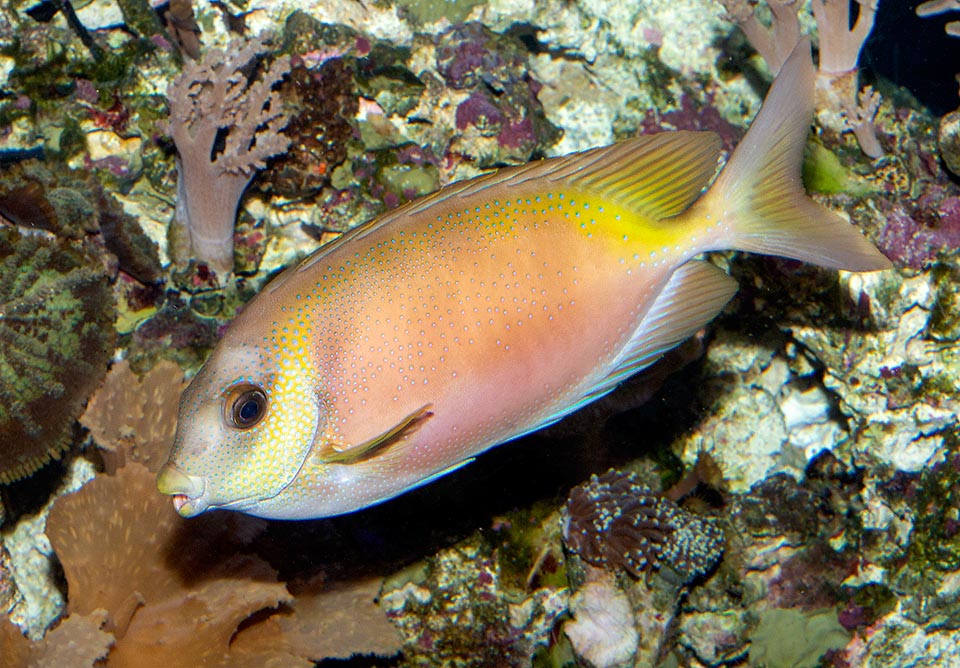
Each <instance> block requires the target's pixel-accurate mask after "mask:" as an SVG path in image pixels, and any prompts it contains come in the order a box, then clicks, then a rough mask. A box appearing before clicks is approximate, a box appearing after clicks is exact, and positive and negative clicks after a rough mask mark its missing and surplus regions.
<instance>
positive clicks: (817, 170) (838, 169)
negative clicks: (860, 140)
mask: <svg viewBox="0 0 960 668" xmlns="http://www.w3.org/2000/svg"><path fill="white" fill-rule="evenodd" d="M803 185H804V187H805V188H806V189H807V190H808V191H811V192H818V193H823V194H824V195H840V194H846V195H852V196H854V197H864V196H866V195H869V194H870V193H872V192H873V191H874V189H873V188H872V187H871V185H870V184H869V183H868V182H867V181H866V180H864V179H863V178H862V177H861V176H860V175H859V174H857V173H856V172H854V171H852V170H850V169H848V168H847V167H845V166H844V165H843V163H842V162H841V161H840V158H839V157H838V156H837V154H836V153H834V152H833V151H831V150H830V149H828V148H826V147H825V146H823V145H822V144H820V143H816V142H811V143H809V144H807V152H806V154H805V155H804V160H803Z"/></svg>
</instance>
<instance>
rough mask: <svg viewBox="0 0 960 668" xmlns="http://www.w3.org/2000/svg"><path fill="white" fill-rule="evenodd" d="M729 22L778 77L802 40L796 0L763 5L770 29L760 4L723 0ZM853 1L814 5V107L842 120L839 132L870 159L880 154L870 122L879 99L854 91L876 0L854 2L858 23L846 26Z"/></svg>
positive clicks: (825, 0) (771, 0) (753, 0)
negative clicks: (852, 139)
mask: <svg viewBox="0 0 960 668" xmlns="http://www.w3.org/2000/svg"><path fill="white" fill-rule="evenodd" d="M721 2H722V3H723V5H724V7H726V9H727V13H728V14H729V15H730V18H731V19H733V20H734V21H735V22H736V23H737V24H738V25H739V26H740V28H741V29H742V30H743V32H744V34H746V36H747V39H748V40H749V41H750V44H751V45H753V48H755V49H756V50H757V53H759V54H760V55H761V56H762V57H763V59H764V60H765V61H766V62H767V66H768V67H769V68H770V71H771V72H773V73H774V74H776V73H777V72H778V71H779V70H780V67H781V66H782V65H783V62H784V60H785V59H786V57H787V56H788V55H789V54H790V52H791V51H792V50H793V47H794V46H795V45H796V43H797V40H798V39H799V36H800V22H799V20H798V18H797V10H798V9H799V8H800V6H801V4H800V3H798V2H797V0H767V4H768V6H769V8H770V12H771V21H770V23H769V25H767V24H765V23H763V22H761V21H760V19H759V18H758V16H757V12H756V9H757V5H758V0H721ZM851 2H852V0H812V8H813V15H814V18H815V19H816V21H817V32H818V34H819V47H820V65H819V76H818V78H817V95H818V98H819V99H818V104H817V106H818V108H820V109H829V110H832V111H833V112H835V113H836V114H837V117H838V118H840V119H841V120H840V123H841V125H840V127H839V128H838V129H841V130H849V131H851V132H853V133H854V135H855V136H856V138H857V142H859V144H860V148H861V149H862V150H863V152H864V153H865V154H866V155H868V156H869V157H871V158H878V157H880V156H881V155H883V147H882V146H881V145H880V142H879V140H878V139H877V133H876V128H875V127H874V119H875V118H876V116H877V111H878V109H879V107H880V96H879V94H877V93H876V92H875V91H874V90H873V89H872V88H870V87H869V86H867V87H866V88H864V89H863V90H860V89H859V87H858V73H857V62H858V60H859V58H860V50H861V49H862V47H863V43H864V42H865V41H866V39H867V37H868V36H869V34H870V31H871V30H872V29H873V22H874V18H875V16H876V13H877V0H856V3H857V7H858V8H859V10H858V12H857V17H856V21H855V22H854V23H853V27H851V26H850V23H851V14H850V5H851Z"/></svg>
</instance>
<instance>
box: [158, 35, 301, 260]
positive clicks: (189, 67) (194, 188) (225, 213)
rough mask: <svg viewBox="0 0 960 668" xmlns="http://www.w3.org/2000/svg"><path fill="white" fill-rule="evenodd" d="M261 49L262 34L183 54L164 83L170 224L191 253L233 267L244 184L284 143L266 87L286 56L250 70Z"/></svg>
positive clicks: (279, 115) (276, 101) (285, 68)
mask: <svg viewBox="0 0 960 668" xmlns="http://www.w3.org/2000/svg"><path fill="white" fill-rule="evenodd" d="M266 51H267V45H266V42H265V41H264V39H263V38H260V39H257V40H253V41H249V42H245V43H238V42H234V43H232V44H231V45H230V46H229V47H228V48H227V51H221V50H219V49H213V50H211V51H208V52H207V53H206V54H204V56H203V57H202V58H201V59H200V60H199V61H196V62H194V61H187V62H186V63H185V64H184V68H183V72H182V73H181V74H180V75H179V76H178V77H177V78H176V79H175V80H174V81H173V83H172V84H171V85H170V88H169V89H168V90H167V99H168V102H169V105H170V122H169V124H168V128H169V132H170V134H171V135H172V136H173V141H174V143H175V144H176V146H177V175H178V176H177V210H176V221H175V224H176V225H177V226H178V227H179V228H180V229H185V230H186V231H187V233H188V234H189V239H190V244H191V247H192V250H193V254H194V257H196V259H198V260H201V261H204V262H207V263H208V264H209V265H210V266H211V267H212V268H214V269H216V270H217V271H223V272H227V271H230V270H231V269H232V268H233V228H234V223H235V221H236V215H237V207H238V205H239V203H240V197H241V196H242V195H243V191H244V190H246V188H247V186H248V185H249V184H250V181H251V180H252V179H253V176H254V174H255V173H256V172H257V170H259V169H261V168H263V167H264V166H265V164H266V160H267V159H268V158H270V157H271V156H274V155H277V154H278V153H282V152H283V151H285V150H286V149H287V147H288V146H289V145H290V138H289V137H287V136H286V135H284V134H283V133H282V132H281V130H282V129H283V128H284V126H285V125H286V124H287V121H288V117H287V115H286V114H285V113H284V111H283V109H282V104H281V101H280V96H279V94H278V93H277V92H276V91H273V90H272V88H273V86H274V85H275V84H276V83H277V82H279V81H280V80H281V79H282V78H283V77H284V76H285V75H286V74H287V73H288V72H289V71H290V58H289V57H287V56H281V57H278V58H275V59H274V60H273V62H271V63H270V64H269V66H267V67H265V68H263V69H261V70H260V72H259V75H258V76H256V78H254V77H252V76H251V75H249V74H248V72H249V70H250V68H251V67H257V66H259V65H258V64H259V58H260V56H262V55H263V54H264V53H266ZM255 71H256V70H255Z"/></svg>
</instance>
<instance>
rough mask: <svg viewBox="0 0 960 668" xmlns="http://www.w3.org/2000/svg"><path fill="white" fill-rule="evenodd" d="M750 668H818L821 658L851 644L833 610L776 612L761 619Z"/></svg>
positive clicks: (762, 616)
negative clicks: (762, 667)
mask: <svg viewBox="0 0 960 668" xmlns="http://www.w3.org/2000/svg"><path fill="white" fill-rule="evenodd" d="M750 640H751V645H750V659H749V661H750V665H751V666H756V667H758V668H759V667H761V666H764V667H765V668H815V667H816V666H818V665H820V657H822V656H823V655H824V654H825V653H826V652H827V651H829V650H831V649H840V648H842V647H844V646H845V645H846V644H847V643H848V642H849V641H850V634H849V633H847V632H846V631H845V630H844V628H843V627H842V626H841V625H840V622H839V621H838V620H837V611H836V610H834V609H832V608H827V609H823V610H816V611H812V612H802V611H800V610H797V609H795V608H773V609H772V610H767V611H765V612H763V613H762V614H761V615H760V621H759V623H758V624H757V627H756V629H755V630H754V632H753V635H752V636H751V639H750Z"/></svg>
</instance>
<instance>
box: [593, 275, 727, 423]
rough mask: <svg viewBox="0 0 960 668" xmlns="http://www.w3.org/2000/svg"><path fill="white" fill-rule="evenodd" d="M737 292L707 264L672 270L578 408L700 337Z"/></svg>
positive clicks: (725, 278)
mask: <svg viewBox="0 0 960 668" xmlns="http://www.w3.org/2000/svg"><path fill="white" fill-rule="evenodd" d="M737 287H738V285H737V282H736V281H735V280H734V279H732V278H730V276H728V275H727V274H726V273H725V272H724V271H723V270H721V269H719V268H718V267H716V266H714V265H712V264H710V263H709V262H706V261H704V260H691V261H690V262H687V263H686V264H684V265H683V266H681V267H680V268H679V269H677V270H676V271H674V272H673V275H672V276H671V277H670V280H668V281H667V284H666V286H664V288H663V290H662V291H661V292H660V294H659V295H658V296H657V299H656V301H654V303H653V306H651V307H650V310H649V311H648V312H647V314H646V315H645V316H644V318H643V320H641V321H640V325H639V326H638V327H637V329H636V330H635V331H634V333H633V336H632V337H631V338H630V341H629V342H628V343H627V345H626V346H625V347H624V349H623V351H622V352H621V353H620V355H619V357H618V359H617V362H616V364H615V366H614V368H613V370H612V371H611V372H610V373H609V374H608V375H607V376H606V377H605V378H603V380H601V381H600V382H599V383H597V384H596V385H595V386H594V387H593V388H592V389H591V390H590V392H588V393H587V394H586V395H585V396H584V398H583V400H582V401H581V402H579V403H578V405H577V407H579V406H582V405H584V404H587V403H589V402H591V401H593V400H594V399H597V398H598V397H600V396H603V395H604V394H606V393H607V392H610V391H611V390H612V389H613V388H614V387H616V386H617V385H618V384H619V383H620V382H622V381H623V380H625V379H627V378H628V377H630V376H632V375H633V374H635V373H637V372H638V371H640V370H642V369H645V368H647V367H648V366H650V365H651V364H653V363H654V362H656V361H657V360H658V359H660V357H661V356H662V355H663V354H664V353H666V352H667V351H668V350H670V349H671V348H675V347H676V346H677V345H679V344H681V343H683V342H684V341H686V340H687V339H689V338H690V337H691V336H693V335H694V334H696V333H697V331H698V330H700V329H701V328H702V327H704V326H705V325H706V324H707V323H708V322H710V321H711V320H713V319H714V318H715V317H716V316H717V314H719V313H720V311H721V310H723V307H724V306H725V305H726V303H727V302H728V301H730V298H731V297H733V295H734V294H736V292H737Z"/></svg>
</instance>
